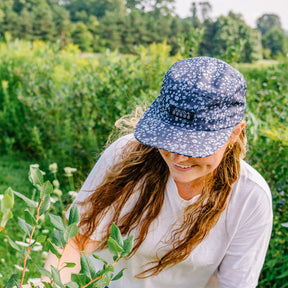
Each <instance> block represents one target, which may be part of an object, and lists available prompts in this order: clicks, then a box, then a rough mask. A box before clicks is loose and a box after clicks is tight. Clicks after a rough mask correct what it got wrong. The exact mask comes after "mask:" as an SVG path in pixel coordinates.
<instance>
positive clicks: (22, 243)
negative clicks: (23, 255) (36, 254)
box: [15, 241, 29, 247]
mask: <svg viewBox="0 0 288 288" xmlns="http://www.w3.org/2000/svg"><path fill="white" fill-rule="evenodd" d="M15 243H16V244H17V245H19V246H23V247H28V246H29V244H28V243H25V242H22V241H15Z"/></svg>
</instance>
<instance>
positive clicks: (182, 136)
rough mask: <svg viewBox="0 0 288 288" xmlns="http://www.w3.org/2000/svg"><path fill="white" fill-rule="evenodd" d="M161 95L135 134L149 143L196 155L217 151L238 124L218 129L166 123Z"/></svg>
mask: <svg viewBox="0 0 288 288" xmlns="http://www.w3.org/2000/svg"><path fill="white" fill-rule="evenodd" d="M159 101H160V97H158V98H156V100H155V101H154V102H153V103H152V105H151V106H150V107H149V108H148V109H147V110H146V112H145V113H144V115H143V116H142V117H141V119H140V120H139V122H138V124H137V126H136V128H135V131H134V136H135V138H136V139H137V140H138V141H139V142H141V143H143V144H145V145H148V146H151V147H155V148H158V149H162V150H166V151H169V152H172V153H176V154H180V155H185V156H189V157H194V158H203V157H208V156H211V155H213V154H214V153H215V152H217V151H218V150H219V149H220V148H221V147H222V146H223V145H224V144H225V143H226V142H227V140H228V139H229V137H230V135H231V133H232V131H233V129H234V127H229V128H226V129H222V130H218V131H191V130H188V129H185V128H182V127H178V126H174V125H172V124H170V123H166V122H164V121H163V120H162V119H161V116H160V112H159V110H158V107H159Z"/></svg>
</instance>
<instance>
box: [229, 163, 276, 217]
mask: <svg viewBox="0 0 288 288" xmlns="http://www.w3.org/2000/svg"><path fill="white" fill-rule="evenodd" d="M230 204H231V206H232V207H233V209H234V210H237V211H238V213H242V212H244V211H246V212H245V213H244V214H246V216H247V215H248V214H250V212H251V211H258V212H260V210H261V211H262V212H261V213H262V214H266V216H269V218H271V217H270V216H271V215H272V196H271V191H270V188H269V186H268V184H267V182H266V180H265V179H264V178H263V176H262V175H261V174H260V173H259V172H258V171H256V169H254V168H253V167H252V166H251V165H249V164H248V163H247V162H245V161H243V160H241V164H240V175H239V178H238V180H237V182H236V183H234V184H233V193H232V198H231V202H230ZM240 211H241V212H240Z"/></svg>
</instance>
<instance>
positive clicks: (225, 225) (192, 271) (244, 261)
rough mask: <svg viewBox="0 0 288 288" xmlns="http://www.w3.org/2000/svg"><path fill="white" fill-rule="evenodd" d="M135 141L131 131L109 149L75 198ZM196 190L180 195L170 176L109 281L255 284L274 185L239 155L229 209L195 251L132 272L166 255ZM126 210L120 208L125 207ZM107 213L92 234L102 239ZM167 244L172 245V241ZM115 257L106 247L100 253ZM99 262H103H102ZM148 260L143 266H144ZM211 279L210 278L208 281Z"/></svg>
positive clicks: (223, 286)
mask: <svg viewBox="0 0 288 288" xmlns="http://www.w3.org/2000/svg"><path fill="white" fill-rule="evenodd" d="M130 140H132V141H135V139H134V137H133V135H132V134H130V135H127V136H124V137H122V138H120V139H118V140H117V141H116V142H114V143H113V144H112V145H111V146H110V147H108V148H107V149H106V151H105V152H104V153H103V155H102V156H101V158H100V159H99V161H98V162H97V163H96V165H95V166H94V168H93V170H92V171H91V173H90V175H89V177H88V178H87V179H86V181H85V183H84V185H83V187H82V189H81V191H80V192H79V194H78V196H77V198H76V199H75V201H82V200H83V199H84V198H85V197H87V195H89V193H88V192H87V191H89V190H93V189H95V187H97V185H99V183H100V182H101V180H102V178H103V176H104V175H105V173H106V171H107V169H109V167H111V166H112V165H113V163H115V161H117V159H118V158H119V156H120V155H121V151H122V148H123V146H125V144H126V143H127V141H130ZM133 195H134V197H131V199H129V201H128V202H127V203H126V205H125V207H124V210H125V211H129V209H130V208H129V207H131V206H133V204H134V203H135V201H136V200H137V199H136V198H137V193H134V194H133ZM197 198H198V196H196V197H194V198H192V199H191V200H189V201H187V200H184V199H182V198H181V197H180V196H179V194H178V190H177V187H176V184H175V182H174V180H173V178H172V177H171V176H170V177H169V180H168V183H167V185H166V190H165V200H164V203H163V207H162V209H161V211H160V213H159V215H158V217H157V219H156V220H155V221H153V222H152V223H151V225H150V227H149V232H148V235H147V237H146V239H145V240H144V242H143V243H142V245H141V246H140V247H139V249H138V250H137V252H136V253H135V255H133V256H132V257H131V258H128V259H121V260H120V261H119V263H118V264H117V265H116V266H115V268H116V269H117V270H121V269H122V268H124V267H127V268H128V269H127V270H125V272H124V276H123V277H122V278H121V279H120V280H117V281H115V282H111V284H110V286H109V288H113V287H115V288H116V287H117V288H169V287H171V288H172V287H173V288H174V287H181V288H208V287H209V288H210V287H211V288H212V287H213V288H214V287H218V288H253V287H256V286H257V282H258V277H259V274H260V271H261V268H262V266H263V263H264V259H265V255H266V251H267V247H268V244H269V240H270V236H271V229H272V217H273V215H272V201H271V193H270V189H269V187H268V185H267V183H266V182H265V180H264V179H263V178H262V176H261V175H260V174H259V173H258V172H257V171H256V170H254V169H253V168H252V167H251V166H250V165H248V164H247V163H246V162H244V161H241V169H240V176H239V179H238V181H237V182H236V183H234V184H233V188H232V197H231V199H230V202H229V205H228V206H227V208H226V210H225V211H224V212H223V213H222V214H221V216H220V218H219V220H218V222H217V224H216V225H215V226H214V227H213V228H212V229H211V231H210V232H209V234H208V235H207V237H206V238H205V239H204V240H203V241H202V242H201V243H200V244H199V245H198V246H197V247H196V248H195V249H194V250H193V251H192V252H191V254H190V255H189V257H188V258H187V259H186V260H185V261H183V262H181V263H178V264H176V265H175V266H173V267H171V268H168V269H165V270H163V271H162V272H161V273H160V274H158V275H156V276H153V277H149V278H146V279H136V278H135V277H134V276H133V275H136V274H138V273H139V272H142V271H143V270H145V269H143V267H142V266H143V265H145V264H147V263H148V262H150V261H151V260H154V259H155V253H157V255H164V252H165V251H167V250H166V249H167V245H166V246H165V241H166V240H168V239H169V236H171V234H170V233H171V230H172V229H171V228H172V225H173V224H174V222H175V220H176V219H178V217H179V215H182V213H183V211H184V209H185V207H186V206H187V205H189V204H191V203H192V202H193V201H197ZM125 211H122V213H125ZM110 216H111V215H109V212H108V213H107V216H106V217H107V218H106V221H105V218H104V221H103V223H102V224H101V225H100V226H99V227H98V228H97V229H96V231H95V232H94V233H93V235H92V236H91V239H93V240H98V241H99V240H100V239H101V235H102V234H101V231H103V227H104V226H105V224H106V222H107V221H108V219H109V217H110ZM168 249H169V247H168ZM96 254H97V255H99V256H101V257H103V258H104V259H106V260H108V261H111V263H113V261H112V256H111V254H110V253H109V252H108V251H107V250H102V251H99V252H97V253H96ZM91 259H93V261H94V262H95V265H96V267H99V269H101V268H102V266H103V264H102V262H97V260H95V259H94V258H91ZM146 267H147V266H145V268H146ZM208 282H209V283H208Z"/></svg>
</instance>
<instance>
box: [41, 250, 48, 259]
mask: <svg viewBox="0 0 288 288" xmlns="http://www.w3.org/2000/svg"><path fill="white" fill-rule="evenodd" d="M47 256H48V252H46V251H43V252H42V254H41V257H42V258H44V259H46V258H47Z"/></svg>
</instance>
